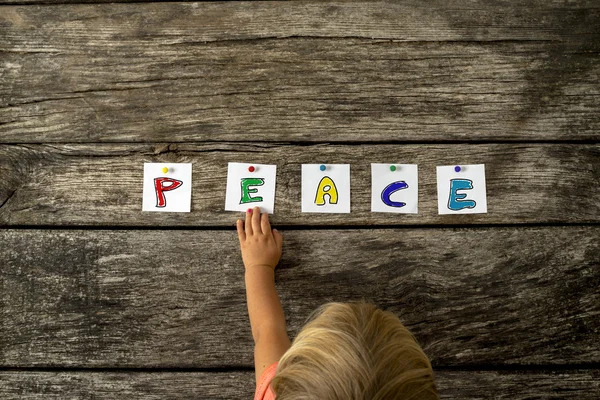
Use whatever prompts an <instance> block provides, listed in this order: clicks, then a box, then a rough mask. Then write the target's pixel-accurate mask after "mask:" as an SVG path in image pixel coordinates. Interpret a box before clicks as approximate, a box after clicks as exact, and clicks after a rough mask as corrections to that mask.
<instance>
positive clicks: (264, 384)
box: [254, 362, 277, 400]
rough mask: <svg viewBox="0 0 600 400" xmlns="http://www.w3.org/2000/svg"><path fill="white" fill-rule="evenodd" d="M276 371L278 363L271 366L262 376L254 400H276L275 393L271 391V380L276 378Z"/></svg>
mask: <svg viewBox="0 0 600 400" xmlns="http://www.w3.org/2000/svg"><path fill="white" fill-rule="evenodd" d="M276 369H277V363H276V362H275V363H273V364H271V365H269V366H268V367H267V369H265V370H264V371H263V373H262V374H261V375H260V378H259V379H258V384H257V385H256V393H254V400H275V393H273V389H271V380H273V377H274V376H275V370H276Z"/></svg>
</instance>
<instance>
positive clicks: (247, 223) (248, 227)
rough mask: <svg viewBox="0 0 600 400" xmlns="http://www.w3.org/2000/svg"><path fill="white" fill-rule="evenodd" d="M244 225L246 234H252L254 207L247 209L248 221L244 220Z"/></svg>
mask: <svg viewBox="0 0 600 400" xmlns="http://www.w3.org/2000/svg"><path fill="white" fill-rule="evenodd" d="M244 226H245V227H246V235H247V236H250V235H252V209H251V208H249V209H247V210H246V221H245V222H244Z"/></svg>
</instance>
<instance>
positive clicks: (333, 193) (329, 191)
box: [315, 176, 338, 206]
mask: <svg viewBox="0 0 600 400" xmlns="http://www.w3.org/2000/svg"><path fill="white" fill-rule="evenodd" d="M325 195H328V196H329V204H337V200H338V192H337V189H336V187H335V183H333V181H332V180H331V178H330V177H328V176H324V177H323V179H321V182H319V187H317V196H316V197H315V204H316V205H318V206H322V205H325Z"/></svg>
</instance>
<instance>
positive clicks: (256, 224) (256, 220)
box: [252, 207, 261, 234]
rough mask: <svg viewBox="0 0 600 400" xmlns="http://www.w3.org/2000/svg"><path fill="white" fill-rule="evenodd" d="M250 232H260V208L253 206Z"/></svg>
mask: <svg viewBox="0 0 600 400" xmlns="http://www.w3.org/2000/svg"><path fill="white" fill-rule="evenodd" d="M252 232H253V233H254V234H259V233H261V229H260V208H258V207H254V209H253V210H252Z"/></svg>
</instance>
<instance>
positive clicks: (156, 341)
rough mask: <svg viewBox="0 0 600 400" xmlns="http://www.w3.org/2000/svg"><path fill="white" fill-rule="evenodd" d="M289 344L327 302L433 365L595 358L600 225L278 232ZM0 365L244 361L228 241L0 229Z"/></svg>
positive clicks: (186, 235)
mask: <svg viewBox="0 0 600 400" xmlns="http://www.w3.org/2000/svg"><path fill="white" fill-rule="evenodd" d="M283 236H284V249H283V258H282V260H281V262H280V265H279V268H278V270H277V287H278V291H279V294H280V296H281V300H282V304H283V306H284V310H285V313H286V317H287V324H288V330H289V332H290V335H291V336H292V337H294V336H295V335H296V334H297V332H298V331H299V329H300V328H301V327H302V326H303V324H304V323H305V321H306V318H307V317H308V316H309V315H310V313H311V312H312V311H313V310H314V309H315V308H316V307H318V306H319V305H321V304H323V303H325V302H328V301H352V300H359V299H361V298H364V299H366V300H369V301H372V302H374V303H375V304H377V305H378V306H380V307H382V308H384V309H388V310H390V311H392V312H394V313H396V314H397V315H400V316H401V319H402V320H403V321H404V322H405V324H406V325H407V326H408V327H409V328H410V329H411V330H412V331H413V333H414V334H415V335H416V337H417V339H418V340H419V341H420V343H422V345H423V346H424V349H425V351H426V352H427V354H428V355H429V356H430V357H431V359H432V362H433V364H434V366H436V367H443V366H469V367H473V368H476V367H477V366H482V365H483V366H489V365H495V366H498V365H512V366H514V365H529V364H542V365H551V364H561V365H562V364H576V365H577V364H592V365H593V363H598V362H599V361H600V319H599V318H598V315H599V314H600V291H599V289H598V288H599V287H600V268H599V267H600V240H598V239H599V237H600V227H552V228H533V227H532V228H469V229H378V230H309V231H305V230H301V231H287V230H284V231H283ZM0 243H2V246H0V304H1V306H2V307H1V308H0V311H1V312H2V315H1V318H0V366H2V367H31V366H37V367H65V366H69V367H86V368H87V367H92V368H93V367H117V368H125V367H144V368H156V367H161V368H168V367H179V368H182V367H195V368H208V367H221V368H240V367H244V368H249V369H251V367H252V365H253V364H252V349H253V343H252V337H251V334H250V327H249V321H248V317H247V311H246V304H245V289H244V283H243V266H242V263H241V257H240V254H239V249H238V243H237V237H236V234H235V232H234V231H233V227H232V230H231V231H183V230H175V231H155V230H143V231H135V230H134V231H131V230H126V231H112V230H100V231H93V230H84V231H77V230H3V231H0Z"/></svg>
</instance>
